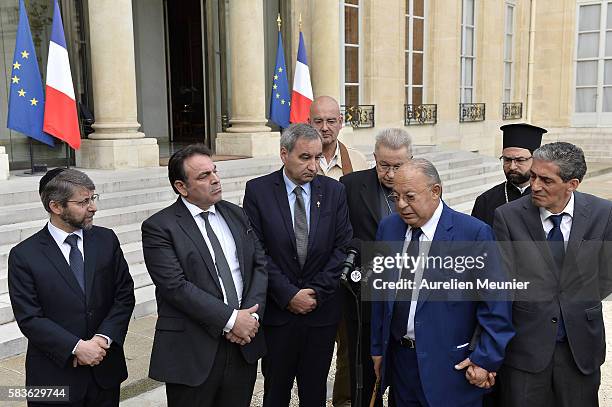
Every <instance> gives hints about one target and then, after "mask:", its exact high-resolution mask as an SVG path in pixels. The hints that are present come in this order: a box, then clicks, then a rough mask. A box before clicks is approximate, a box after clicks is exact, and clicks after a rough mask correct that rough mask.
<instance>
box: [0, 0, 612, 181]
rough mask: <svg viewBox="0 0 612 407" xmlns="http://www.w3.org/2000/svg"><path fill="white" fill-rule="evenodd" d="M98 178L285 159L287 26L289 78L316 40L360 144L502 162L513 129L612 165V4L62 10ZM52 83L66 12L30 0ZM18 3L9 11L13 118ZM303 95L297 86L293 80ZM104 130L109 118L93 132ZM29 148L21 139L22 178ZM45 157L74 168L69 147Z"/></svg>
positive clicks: (159, 1) (552, 0)
mask: <svg viewBox="0 0 612 407" xmlns="http://www.w3.org/2000/svg"><path fill="white" fill-rule="evenodd" d="M60 3H61V8H62V14H63V18H64V26H65V31H66V36H67V44H68V48H69V55H70V58H71V68H72V73H73V80H74V83H75V93H76V96H77V100H78V102H79V107H80V109H79V112H80V114H81V118H82V122H83V130H84V131H83V133H84V135H83V137H84V138H86V140H83V147H82V149H81V150H80V151H78V152H77V153H76V155H75V156H74V157H73V161H74V162H75V163H76V165H78V166H81V167H89V168H125V167H142V166H150V165H158V163H159V158H160V156H162V157H164V156H167V155H169V154H170V153H171V152H172V151H173V150H174V149H175V148H177V147H179V146H180V145H182V144H185V143H190V142H194V141H200V142H204V143H206V144H208V145H210V146H211V147H212V148H213V149H214V150H215V151H216V152H217V153H218V154H229V155H241V156H262V155H271V154H272V155H274V154H277V152H278V137H279V133H278V128H275V126H274V125H273V124H271V123H270V122H269V121H268V120H267V111H268V105H269V95H270V92H271V86H272V75H273V72H272V71H273V69H274V59H275V52H276V45H277V44H276V39H277V30H278V28H277V22H276V20H277V15H279V14H280V16H281V19H282V22H283V23H282V27H281V32H282V34H283V39H284V43H285V52H286V55H285V59H286V61H287V64H288V67H287V68H288V77H289V78H292V76H293V66H294V65H295V59H296V52H297V44H298V37H299V31H300V30H301V31H302V32H303V34H304V38H305V42H306V47H307V55H308V62H309V68H310V74H311V82H312V85H313V92H314V95H315V96H318V95H324V94H325V95H331V96H333V97H335V98H337V99H338V100H339V101H340V103H341V104H342V105H343V106H344V108H343V109H344V111H345V117H346V119H347V120H346V121H347V128H346V129H345V130H344V131H343V133H342V136H341V137H342V138H343V140H344V141H345V142H346V143H347V144H350V145H372V142H373V138H374V135H375V134H376V132H377V131H378V129H380V128H384V127H391V126H393V127H406V128H407V129H408V131H409V132H410V133H411V134H412V135H413V136H414V138H415V140H416V142H417V143H421V144H440V145H445V146H448V147H451V148H458V149H464V150H470V151H478V152H481V153H484V154H490V155H496V154H499V151H500V150H501V137H499V135H500V132H499V130H498V129H499V127H500V126H501V125H503V124H506V123H511V122H524V121H527V122H530V123H533V124H535V125H539V126H542V127H545V128H547V129H549V130H550V134H549V135H547V137H546V141H550V140H568V141H573V142H576V143H577V144H579V145H581V146H583V148H584V149H585V152H586V153H587V155H588V156H589V159H590V160H607V159H610V158H611V157H612V150H606V148H609V147H607V145H606V139H607V138H608V137H609V134H612V2H610V1H607V0H444V1H441V0H345V1H341V0H182V1H180V2H179V1H170V0H83V1H80V0H61V1H60ZM26 6H27V9H28V14H29V16H30V22H31V27H32V32H33V36H34V42H35V46H36V50H37V55H38V58H39V61H40V64H41V72H43V75H44V71H45V69H44V67H45V66H46V52H47V51H46V48H47V47H48V36H49V30H50V25H51V17H52V16H51V12H52V1H51V0H26ZM17 16H18V0H3V1H2V3H1V4H0V23H1V24H0V39H1V44H2V53H3V58H2V59H1V61H0V65H2V68H3V69H4V72H5V73H6V74H5V80H4V81H0V83H1V84H0V88H1V89H3V92H0V106H1V107H2V111H3V112H6V108H7V104H8V91H9V88H10V87H9V84H8V76H9V74H10V67H11V64H12V63H13V61H12V58H13V48H14V43H15V32H16V28H17ZM290 86H291V83H290ZM88 120H94V121H95V122H94V124H93V126H92V127H93V130H94V132H93V133H89V131H90V130H89V125H88V123H89V122H88ZM28 143H29V140H28V139H26V138H25V137H24V136H23V135H20V134H18V133H16V132H14V131H9V130H8V129H6V114H3V115H2V116H0V145H2V146H4V147H5V148H6V152H7V154H8V157H9V161H10V167H11V169H19V168H24V167H26V166H28V164H29V163H28V160H29V158H28V157H29V155H28V151H29V150H28ZM34 154H35V157H37V160H42V161H45V162H46V163H47V164H49V165H59V164H60V163H61V162H62V160H64V157H65V150H64V148H63V146H62V145H61V144H60V145H58V146H57V147H56V148H55V149H48V148H47V147H45V146H43V145H38V144H36V143H35V145H34Z"/></svg>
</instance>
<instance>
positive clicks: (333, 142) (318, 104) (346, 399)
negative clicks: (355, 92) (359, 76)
mask: <svg viewBox="0 0 612 407" xmlns="http://www.w3.org/2000/svg"><path fill="white" fill-rule="evenodd" d="M342 122H343V116H342V114H341V113H340V106H338V102H337V101H336V100H335V99H334V98H332V97H330V96H319V97H317V98H315V100H314V101H313V102H312V104H311V105H310V118H309V123H310V125H311V126H313V127H314V128H315V129H317V130H318V131H319V134H320V135H321V140H322V141H323V157H321V159H320V160H319V171H318V173H319V174H321V175H326V176H328V177H331V178H334V179H335V180H336V181H337V180H339V179H340V177H341V176H343V175H346V174H350V173H351V172H353V171H360V170H365V169H367V168H368V164H367V161H366V158H365V156H364V155H363V154H362V153H360V152H359V151H357V150H355V149H352V148H349V147H346V146H345V145H344V144H343V143H341V142H340V141H338V133H340V129H341V128H342ZM336 342H337V343H338V348H337V351H336V352H337V355H336V379H335V381H334V392H333V399H332V401H333V405H334V406H335V407H340V406H350V402H351V387H350V380H351V377H350V369H349V356H352V355H349V352H348V339H347V333H346V324H345V321H344V318H343V319H342V321H340V325H339V326H338V334H337V336H336ZM353 357H354V356H353Z"/></svg>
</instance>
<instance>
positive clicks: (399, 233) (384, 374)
mask: <svg viewBox="0 0 612 407" xmlns="http://www.w3.org/2000/svg"><path fill="white" fill-rule="evenodd" d="M441 196H442V183H441V181H440V176H439V174H438V171H437V170H436V168H435V167H434V165H433V164H432V163H431V162H429V161H427V160H425V159H422V158H417V159H413V160H410V161H409V162H407V163H406V164H404V165H403V166H402V167H401V168H400V169H399V171H398V173H397V174H396V175H395V179H394V183H393V193H392V195H391V197H392V199H393V200H394V201H395V205H396V213H394V214H393V215H391V216H388V217H386V218H385V219H383V220H382V221H381V223H380V226H379V228H378V232H377V236H376V240H377V241H380V242H381V243H380V244H381V245H382V244H386V245H387V246H388V247H389V249H388V250H387V251H385V253H384V254H385V255H386V256H387V257H384V256H383V260H384V261H383V263H385V264H388V263H389V262H388V261H387V260H392V259H393V258H395V257H397V256H399V255H402V256H406V258H410V259H412V261H413V263H412V264H413V265H414V264H415V263H414V261H415V259H417V258H420V259H425V258H430V257H431V258H436V257H440V258H441V257H445V258H454V259H456V260H458V261H459V260H461V259H462V258H466V257H467V256H464V255H465V254H468V255H470V256H471V257H474V258H476V257H475V256H476V255H480V256H482V253H483V251H482V250H481V248H482V249H484V250H487V249H488V248H490V247H491V246H490V245H491V244H492V242H493V241H494V238H493V232H492V230H491V228H490V227H489V226H488V225H486V224H485V223H483V222H481V221H479V220H477V219H474V218H472V217H470V216H467V215H465V214H462V213H459V212H457V211H454V210H452V209H451V208H449V207H448V206H446V205H445V204H444V202H442V200H441ZM465 243H469V244H468V245H466V244H465ZM457 248H460V249H461V250H457ZM487 252H489V250H487V251H485V252H484V253H487ZM485 256H486V254H485ZM494 260H495V258H494V257H492V256H489V260H488V261H485V265H484V267H482V268H477V269H472V270H463V271H460V270H456V269H455V268H454V267H453V265H452V263H453V262H452V261H451V262H450V265H446V260H445V264H444V265H442V263H438V265H436V263H435V262H434V263H433V264H432V265H429V262H428V260H427V263H425V260H423V262H422V263H421V266H420V267H419V266H413V267H410V266H395V265H392V266H390V267H389V268H388V269H387V270H386V273H385V270H383V271H382V273H385V274H384V275H386V276H388V280H387V281H389V282H392V283H396V282H401V281H404V280H410V282H411V283H413V284H414V288H412V287H411V286H407V287H405V288H401V287H400V288H398V289H395V288H394V286H390V287H389V288H388V289H386V290H385V289H378V290H375V288H376V287H377V285H376V283H375V281H376V279H373V283H372V285H371V286H370V288H371V290H372V291H370V293H371V294H372V296H373V297H372V299H373V300H374V302H373V303H372V331H371V332H372V344H371V355H372V359H373V363H374V369H375V372H376V376H377V377H379V378H381V389H380V391H381V392H384V391H385V388H386V387H387V386H389V385H390V386H391V393H392V395H393V396H394V399H395V403H396V406H398V407H408V406H422V407H428V406H430V407H446V406H465V407H467V406H472V407H477V406H482V398H483V395H484V393H485V389H488V388H490V387H491V385H492V383H493V382H494V376H495V372H496V371H497V369H498V368H499V367H500V365H501V363H502V361H503V358H504V351H505V348H506V345H507V344H508V342H509V341H510V339H511V338H512V336H513V335H514V330H513V329H512V321H511V315H510V309H511V308H510V307H511V305H510V303H508V302H505V301H495V300H496V299H499V298H500V297H498V296H497V295H495V296H493V294H492V293H490V292H486V291H484V290H482V291H481V290H478V292H473V291H466V292H463V291H459V292H456V291H453V290H452V289H450V290H441V291H436V289H429V288H427V287H425V288H424V287H423V285H422V283H425V282H428V281H429V282H431V281H433V282H437V281H439V282H445V283H448V282H452V281H454V280H455V281H456V280H457V279H466V280H468V281H469V280H471V279H473V278H476V277H480V278H483V279H487V278H496V276H497V273H496V272H498V271H499V267H498V265H497V264H496V262H495V261H494ZM423 264H427V266H424V265H423ZM476 271H477V272H478V275H477V276H476V275H474V274H475V272H476ZM378 275H381V274H378ZM461 281H464V282H465V280H461ZM378 287H380V286H378ZM472 293H473V294H482V297H481V296H475V295H473V294H472ZM502 298H503V297H502ZM477 324H480V325H481V326H482V327H483V334H482V335H481V336H480V338H479V339H478V340H477V341H475V343H474V344H473V346H470V342H472V340H471V338H472V336H473V332H474V329H475V327H476V325H477Z"/></svg>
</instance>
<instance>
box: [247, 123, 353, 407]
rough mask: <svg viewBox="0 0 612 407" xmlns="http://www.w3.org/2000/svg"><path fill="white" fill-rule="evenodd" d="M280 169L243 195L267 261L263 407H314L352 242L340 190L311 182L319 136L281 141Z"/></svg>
mask: <svg viewBox="0 0 612 407" xmlns="http://www.w3.org/2000/svg"><path fill="white" fill-rule="evenodd" d="M280 154H281V159H282V161H283V164H284V167H283V168H281V169H280V170H279V171H276V172H273V173H271V174H269V175H266V176H263V177H260V178H256V179H254V180H251V181H249V182H248V183H247V186H246V192H245V196H244V209H245V210H246V212H247V214H248V215H249V218H250V219H251V222H252V224H253V228H254V229H255V231H256V232H257V235H258V236H259V237H260V239H261V241H262V243H263V245H264V247H265V250H266V255H267V256H266V259H267V266H266V267H267V270H268V277H269V287H268V302H267V308H266V313H265V316H264V324H265V327H266V339H267V345H268V354H267V355H266V357H265V358H264V360H263V374H264V378H265V382H264V406H266V407H281V406H288V405H289V400H290V395H291V388H292V387H293V381H294V379H295V378H297V382H298V391H299V398H300V405H304V406H321V405H324V404H325V399H326V381H327V374H328V371H329V366H330V363H331V358H332V353H333V350H334V338H335V335H336V329H337V326H338V322H339V320H340V314H341V302H340V297H339V295H338V292H337V289H338V282H339V279H340V273H341V265H342V262H343V260H344V259H345V258H346V253H345V251H344V250H345V246H346V245H347V243H348V242H349V240H350V239H351V236H352V230H351V225H350V223H349V218H348V208H347V205H346V195H345V193H344V187H343V186H342V184H340V183H339V182H337V181H335V180H333V179H331V178H328V177H323V176H317V160H318V159H319V157H320V156H321V154H322V144H321V139H320V136H319V133H318V132H317V131H316V130H315V129H314V128H313V127H311V126H309V125H307V124H296V125H292V126H290V127H289V128H288V129H286V130H285V131H284V132H283V135H282V136H281V149H280Z"/></svg>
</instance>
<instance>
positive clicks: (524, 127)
mask: <svg viewBox="0 0 612 407" xmlns="http://www.w3.org/2000/svg"><path fill="white" fill-rule="evenodd" d="M500 130H501V131H503V150H502V155H501V157H499V159H500V161H501V162H502V165H503V170H504V174H505V175H506V181H504V182H502V183H501V184H499V185H496V186H494V187H493V188H491V189H489V190H488V191H485V192H483V193H482V194H481V195H479V196H478V198H476V202H474V208H473V209H472V216H474V217H476V218H478V219H480V220H482V221H483V222H485V223H487V224H488V225H489V226H491V227H492V226H493V215H494V213H495V208H497V207H498V206H501V205H504V204H506V203H508V202H510V201H514V200H515V199H518V198H520V197H521V196H524V195H528V194H530V193H531V188H530V187H529V178H530V176H531V171H530V169H531V163H532V162H533V159H532V158H531V154H532V153H533V151H534V150H535V149H536V148H538V147H540V144H541V142H542V135H543V134H544V133H546V130H545V129H543V128H540V127H536V126H532V125H530V124H526V123H516V124H507V125H505V126H502V127H500Z"/></svg>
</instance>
